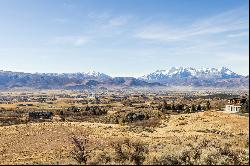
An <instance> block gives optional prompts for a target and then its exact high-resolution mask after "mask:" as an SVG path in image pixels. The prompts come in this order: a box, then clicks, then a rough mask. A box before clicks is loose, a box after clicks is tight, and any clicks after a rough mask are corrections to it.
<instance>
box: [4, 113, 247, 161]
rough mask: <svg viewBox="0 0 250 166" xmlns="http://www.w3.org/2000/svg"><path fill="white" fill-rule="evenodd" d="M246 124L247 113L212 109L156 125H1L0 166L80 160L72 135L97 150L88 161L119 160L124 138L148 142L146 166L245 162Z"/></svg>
mask: <svg viewBox="0 0 250 166" xmlns="http://www.w3.org/2000/svg"><path fill="white" fill-rule="evenodd" d="M248 122H249V118H248V117H244V116H239V115H235V114H226V113H222V112H214V111H209V112H200V113H192V114H185V115H172V116H171V117H170V119H166V120H163V121H162V122H161V125H160V126H159V127H155V128H150V127H146V128H140V127H132V126H126V125H125V126H121V125H119V124H116V125H114V124H101V123H87V122H53V123H35V124H23V125H13V126H5V127H0V154H1V155H0V164H77V163H76V161H75V160H74V159H73V158H72V156H71V154H70V151H71V150H72V149H73V144H72V136H73V135H75V136H77V137H83V136H85V137H86V138H88V140H89V142H88V146H87V148H90V149H93V150H92V152H91V153H90V156H91V157H90V158H89V160H88V161H87V164H119V163H120V162H121V160H118V158H117V156H116V153H115V150H114V147H113V145H114V144H116V143H117V142H121V141H123V140H124V139H125V138H128V139H129V140H130V141H132V142H133V141H134V142H138V141H140V142H141V143H143V144H145V145H148V153H147V154H145V161H144V162H143V164H154V163H155V162H157V163H158V164H159V163H162V164H174V163H175V164H176V163H179V164H180V163H182V164H183V163H187V162H191V163H192V162H195V163H193V164H223V163H227V164H228V163H230V164H234V163H235V162H237V163H238V164H239V163H241V164H247V163H248V162H249V161H248V160H249V159H248V155H249V152H248V140H249V134H248V130H249V124H248ZM196 150H197V151H196ZM195 152H196V153H197V154H198V158H197V159H196V160H195V161H192V159H193V157H195ZM183 155H184V156H185V155H187V156H191V160H190V161H189V160H185V161H184V158H183V157H184V156H183ZM181 156H182V157H181ZM196 156H197V155H196ZM169 157H170V158H169ZM124 162H125V163H127V164H131V162H130V161H127V160H124ZM124 162H123V163H124Z"/></svg>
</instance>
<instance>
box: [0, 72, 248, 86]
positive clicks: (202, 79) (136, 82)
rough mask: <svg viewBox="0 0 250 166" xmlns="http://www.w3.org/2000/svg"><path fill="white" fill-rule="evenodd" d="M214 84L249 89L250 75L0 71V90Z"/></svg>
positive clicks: (227, 73) (225, 73) (230, 73)
mask: <svg viewBox="0 0 250 166" xmlns="http://www.w3.org/2000/svg"><path fill="white" fill-rule="evenodd" d="M172 86H189V87H212V88H213V87H214V88H249V76H242V75H239V74H237V73H235V72H232V71H231V70H229V69H228V68H225V67H223V68H221V69H215V68H204V69H195V68H183V67H179V68H175V67H173V68H171V69H170V70H157V71H156V72H153V73H150V74H147V75H145V76H142V77H139V78H134V77H111V76H109V75H107V74H104V73H100V72H87V73H62V74H57V73H23V72H11V71H0V89H13V88H15V89H18V88H33V89H69V90H83V89H114V88H118V89H121V88H138V87H139V88H140V87H146V88H152V87H163V88H164V87H172Z"/></svg>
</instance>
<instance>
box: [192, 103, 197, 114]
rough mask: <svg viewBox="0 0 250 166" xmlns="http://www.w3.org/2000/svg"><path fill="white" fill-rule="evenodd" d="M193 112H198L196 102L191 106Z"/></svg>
mask: <svg viewBox="0 0 250 166" xmlns="http://www.w3.org/2000/svg"><path fill="white" fill-rule="evenodd" d="M191 112H196V108H195V105H194V104H192V106H191Z"/></svg>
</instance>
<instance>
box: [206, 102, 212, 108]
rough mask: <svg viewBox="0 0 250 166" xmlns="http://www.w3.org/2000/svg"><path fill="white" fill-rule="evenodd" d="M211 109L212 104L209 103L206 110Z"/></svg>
mask: <svg viewBox="0 0 250 166" xmlns="http://www.w3.org/2000/svg"><path fill="white" fill-rule="evenodd" d="M210 109H211V105H210V102H209V101H207V103H206V110H210Z"/></svg>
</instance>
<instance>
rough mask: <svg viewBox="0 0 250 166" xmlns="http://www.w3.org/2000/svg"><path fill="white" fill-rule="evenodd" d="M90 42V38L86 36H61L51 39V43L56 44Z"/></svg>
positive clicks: (78, 44)
mask: <svg viewBox="0 0 250 166" xmlns="http://www.w3.org/2000/svg"><path fill="white" fill-rule="evenodd" d="M88 42H89V38H88V37H86V36H59V37H55V38H53V39H51V40H50V41H49V44H54V45H71V46H77V47H79V46H83V45H85V44H87V43H88Z"/></svg>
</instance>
